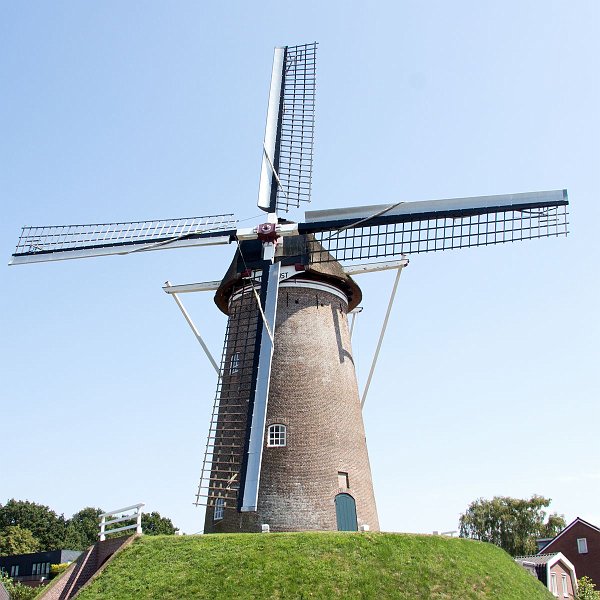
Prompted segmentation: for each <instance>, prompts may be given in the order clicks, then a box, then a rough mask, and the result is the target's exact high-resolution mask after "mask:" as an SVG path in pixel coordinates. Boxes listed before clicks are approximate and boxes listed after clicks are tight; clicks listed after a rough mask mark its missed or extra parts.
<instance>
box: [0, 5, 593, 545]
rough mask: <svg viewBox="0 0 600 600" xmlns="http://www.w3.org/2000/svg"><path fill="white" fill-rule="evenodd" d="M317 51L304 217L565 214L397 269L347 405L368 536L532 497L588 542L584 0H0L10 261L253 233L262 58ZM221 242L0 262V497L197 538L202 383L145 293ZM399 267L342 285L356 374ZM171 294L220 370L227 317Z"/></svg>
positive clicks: (199, 274) (0, 98) (205, 267)
mask: <svg viewBox="0 0 600 600" xmlns="http://www.w3.org/2000/svg"><path fill="white" fill-rule="evenodd" d="M315 40H316V41H318V42H319V51H318V65H317V69H318V71H317V117H316V119H317V120H316V140H315V168H314V181H313V203H312V205H311V207H310V208H314V209H318V208H333V207H342V206H353V205H361V204H370V203H386V202H390V203H392V202H398V201H401V200H424V199H434V198H451V197H461V196H470V195H485V194H501V193H512V192H525V191H535V190H548V189H562V188H567V189H568V190H569V196H570V200H571V202H572V206H571V216H570V231H571V235H570V236H569V237H568V238H559V239H549V240H535V241H530V242H523V243H516V244H507V245H502V246H494V247H486V248H475V249H468V250H460V251H453V252H444V253H431V254H426V255H424V254H421V255H415V256H413V257H412V259H411V263H410V266H409V267H408V268H407V269H406V270H405V272H404V273H403V275H402V279H401V285H400V288H399V292H398V299H397V303H396V305H395V307H394V311H393V314H392V317H391V321H390V325H389V329H388V332H387V337H386V340H385V342H384V347H383V350H382V355H381V357H380V361H379V364H378V371H377V373H376V377H375V380H374V382H373V384H372V386H371V390H370V393H369V398H368V401H367V404H366V406H365V412H364V415H365V425H366V430H367V439H368V443H369V451H370V459H371V466H372V470H373V477H374V485H375V493H376V498H377V503H378V509H379V513H380V521H381V526H382V529H384V530H387V531H411V532H431V531H432V530H452V529H456V528H457V524H458V517H459V515H460V513H461V512H463V511H464V510H465V508H466V507H467V506H468V504H469V503H470V502H471V501H472V500H474V499H476V498H479V497H491V496H493V495H510V496H516V497H526V496H529V495H531V494H534V493H537V494H541V495H544V496H548V497H551V498H552V499H553V502H552V505H551V508H552V509H554V510H556V511H558V512H560V513H564V515H565V517H566V519H567V520H571V519H573V518H575V517H576V516H581V517H582V518H584V519H587V520H590V521H592V522H594V523H595V524H596V525H600V508H599V507H598V498H599V497H600V462H599V455H600V444H599V442H598V423H599V421H600V408H599V402H598V400H599V396H600V394H599V391H600V389H599V388H600V386H599V383H598V381H599V377H598V369H599V360H598V359H599V352H598V345H599V341H598V340H599V333H600V327H599V319H598V310H599V302H598V295H599V284H598V265H599V264H600V252H599V249H600V243H599V241H598V237H597V229H596V226H595V225H594V223H595V222H596V221H598V220H599V218H600V214H599V213H600V210H599V206H600V204H599V196H600V193H599V190H600V176H599V174H600V149H599V140H600V117H599V114H600V111H599V109H598V107H599V106H600V84H599V80H598V78H599V73H600V3H598V2H597V1H596V0H588V1H571V2H566V1H553V0H538V1H534V0H525V1H523V0H519V1H516V0H507V1H506V0H505V1H503V2H478V1H476V0H471V1H466V0H456V1H454V2H446V1H429V2H428V1H417V0H414V1H402V2H392V1H390V2H370V3H367V2H335V1H329V2H313V1H309V0H304V1H303V2H301V3H296V2H295V3H282V2H271V1H264V2H260V3H259V2H242V1H238V2H221V3H219V2H186V1H181V2H170V3H165V2H147V1H144V2H133V1H132V2H116V1H114V2H109V1H105V2H96V3H89V2H61V1H55V2H28V3H24V2H3V3H1V5H0V81H2V90H1V93H0V105H1V110H0V124H1V135H0V192H1V193H0V198H1V201H2V208H3V211H2V219H1V220H0V228H1V238H0V239H1V244H2V245H1V249H2V253H3V256H4V258H5V262H8V260H9V258H10V255H11V253H12V252H13V250H14V246H15V244H16V241H17V238H18V235H19V231H20V227H21V226H22V225H46V224H70V223H94V222H96V223H97V222H111V221H128V220H142V219H150V218H170V217H186V216H196V215H207V214H218V213H221V212H224V211H226V212H232V213H235V214H236V216H238V217H239V218H251V217H255V216H256V215H257V214H258V213H259V211H258V210H257V208H256V194H257V189H258V176H259V167H260V160H261V148H262V139H263V134H264V122H265V114H266V106H267V95H268V84H269V77H270V72H271V60H272V51H273V47H274V46H276V45H286V44H288V45H295V44H301V43H306V42H312V41H315ZM293 216H294V217H295V218H297V219H301V218H302V213H297V214H295V215H293ZM253 222H254V223H258V222H259V219H255V220H254V221H249V223H250V224H252V223H253ZM233 250H234V249H233V248H232V247H223V248H218V249H206V248H204V249H202V248H199V249H187V250H171V251H164V252H149V253H142V254H138V255H134V256H128V257H107V258H96V259H87V260H74V261H65V262H57V263H47V264H38V265H26V266H22V267H10V268H9V267H4V268H2V269H0V286H1V294H0V303H1V305H0V308H1V315H2V316H1V321H0V323H1V325H0V336H1V337H0V339H1V340H2V344H1V349H0V365H1V366H0V381H1V382H2V386H1V388H0V389H1V395H2V397H1V406H2V409H1V412H0V415H1V416H0V423H1V424H2V427H1V428H0V431H1V438H0V447H1V448H2V463H3V467H2V473H1V474H0V503H4V502H6V500H7V499H9V498H11V497H14V498H18V499H29V500H33V501H36V502H41V503H43V504H47V505H49V506H51V507H52V508H53V509H55V510H56V511H58V512H59V513H63V512H64V513H65V515H66V516H70V515H71V514H72V513H73V512H75V511H77V510H79V509H80V508H83V507H84V506H89V505H91V506H99V507H102V508H104V509H105V510H110V509H113V508H118V507H120V506H125V505H129V504H133V503H136V502H139V501H145V502H146V503H147V509H148V510H158V511H159V512H160V513H161V514H163V515H166V516H169V517H171V518H172V519H173V521H174V522H175V524H176V525H177V526H179V527H181V528H182V530H183V531H185V532H187V533H194V532H198V531H200V530H201V529H202V520H203V513H202V509H200V508H196V507H194V506H192V500H193V498H194V494H195V490H196V486H197V482H198V475H199V471H200V466H201V460H202V455H203V450H204V445H205V438H206V433H207V428H208V418H209V414H210V409H211V405H212V401H213V396H214V389H215V384H216V381H215V375H214V371H212V368H211V367H210V365H209V363H208V361H207V360H206V359H205V357H204V355H203V354H202V352H201V349H200V347H199V345H198V343H197V342H196V340H195V338H194V337H193V335H192V333H191V331H190V330H189V329H188V326H187V324H186V323H185V322H184V320H183V318H182V316H181V314H180V313H179V311H178V309H177V307H176V305H175V303H174V302H173V300H172V299H171V298H169V297H168V296H167V295H166V294H165V293H164V292H163V291H162V290H161V286H162V284H163V282H164V281H165V280H167V279H169V280H171V281H172V282H174V283H190V282H194V281H208V280H213V279H219V278H220V277H221V276H222V274H223V273H224V270H225V268H226V266H227V265H228V262H229V260H230V258H231V256H232V254H233ZM393 277H394V276H393V273H391V272H387V273H383V274H372V275H363V276H361V278H360V279H359V280H358V282H359V284H360V285H361V286H362V287H363V290H364V302H363V306H364V312H363V313H362V314H361V316H360V318H359V321H358V324H357V329H356V332H355V337H354V340H353V341H354V353H355V359H356V361H357V365H358V372H359V378H360V381H361V382H362V383H364V381H365V379H366V375H367V373H368V368H369V364H370V359H371V356H372V353H373V350H374V347H375V343H376V339H377V335H378V330H379V327H380V324H381V321H382V319H383V316H384V309H385V306H386V303H387V297H388V291H389V289H390V288H391V286H392V282H393ZM189 296H190V295H188V296H186V297H185V298H184V302H185V303H186V305H187V306H188V308H189V310H190V312H191V314H192V317H193V318H194V320H195V321H196V323H197V325H198V327H199V328H200V330H201V331H202V332H203V333H204V334H205V336H206V339H207V342H208V343H209V345H210V347H211V348H212V349H213V351H214V352H215V353H216V354H218V353H220V347H221V344H222V337H223V333H224V326H225V319H224V316H223V315H221V313H220V312H219V311H218V310H217V309H216V307H215V306H214V304H213V302H212V298H211V296H210V295H199V294H197V295H195V297H189Z"/></svg>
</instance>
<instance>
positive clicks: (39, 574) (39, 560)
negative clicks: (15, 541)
mask: <svg viewBox="0 0 600 600" xmlns="http://www.w3.org/2000/svg"><path fill="white" fill-rule="evenodd" d="M80 554H81V552H79V550H52V551H51V552H33V553H31V554H13V555H12V556H0V571H2V572H4V573H6V574H7V575H10V577H12V578H13V580H14V581H19V582H21V583H24V584H25V585H29V586H32V587H34V586H38V585H41V584H42V583H44V582H46V581H48V579H50V565H58V564H60V563H67V562H73V561H74V560H76V559H77V557H78V556H79V555H80Z"/></svg>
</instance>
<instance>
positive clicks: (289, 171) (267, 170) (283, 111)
mask: <svg viewBox="0 0 600 600" xmlns="http://www.w3.org/2000/svg"><path fill="white" fill-rule="evenodd" d="M316 52H317V44H316V42H315V43H312V44H303V45H301V46H286V47H285V48H276V49H275V55H274V60H273V73H272V77H271V90H270V94H269V109H268V111H267V125H266V128H265V141H264V152H263V161H262V167H261V177H260V185H259V200H258V206H259V207H260V208H262V209H263V210H265V211H267V212H275V211H283V212H287V211H288V210H289V209H290V208H294V207H295V208H297V207H299V206H300V202H310V193H311V186H312V162H313V142H314V122H315V73H316V70H315V69H316Z"/></svg>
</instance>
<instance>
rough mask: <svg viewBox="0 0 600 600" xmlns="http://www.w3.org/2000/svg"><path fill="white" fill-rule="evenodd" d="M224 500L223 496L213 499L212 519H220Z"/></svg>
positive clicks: (223, 511) (222, 513)
mask: <svg viewBox="0 0 600 600" xmlns="http://www.w3.org/2000/svg"><path fill="white" fill-rule="evenodd" d="M224 509H225V500H223V498H217V500H216V501H215V512H214V515H213V520H214V521H220V520H221V519H222V518H223V516H224V513H225V510H224Z"/></svg>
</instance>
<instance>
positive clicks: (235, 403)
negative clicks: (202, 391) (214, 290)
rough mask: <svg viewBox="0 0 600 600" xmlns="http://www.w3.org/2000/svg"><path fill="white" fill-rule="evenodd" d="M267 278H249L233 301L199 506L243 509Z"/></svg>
mask: <svg viewBox="0 0 600 600" xmlns="http://www.w3.org/2000/svg"><path fill="white" fill-rule="evenodd" d="M260 285H261V273H260V272H257V273H255V275H254V276H253V278H252V279H246V280H245V281H244V283H243V285H242V287H241V288H240V289H239V290H237V291H236V292H235V293H234V295H233V298H235V299H237V298H239V301H236V302H234V304H233V306H232V307H231V312H230V314H229V318H228V320H227V329H226V333H225V342H224V344H223V353H222V355H221V368H220V371H219V378H218V383H217V390H216V393H215V399H214V404H213V410H212V416H211V421H210V426H209V432H208V437H207V443H206V449H205V453H204V458H203V461H202V470H201V473H200V483H199V486H198V491H197V494H196V501H195V504H196V505H202V506H209V507H214V506H215V504H216V502H217V500H218V499H221V501H222V506H223V507H237V504H238V493H239V486H240V475H241V472H242V467H243V460H244V447H245V443H246V431H247V426H248V419H249V416H250V415H248V405H249V402H250V398H251V394H252V378H253V373H254V366H255V365H254V362H255V361H254V359H255V341H256V332H257V328H258V324H259V319H260V313H259V311H258V308H257V299H256V295H255V294H254V292H253V291H252V288H254V290H255V291H256V292H257V293H259V292H260Z"/></svg>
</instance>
